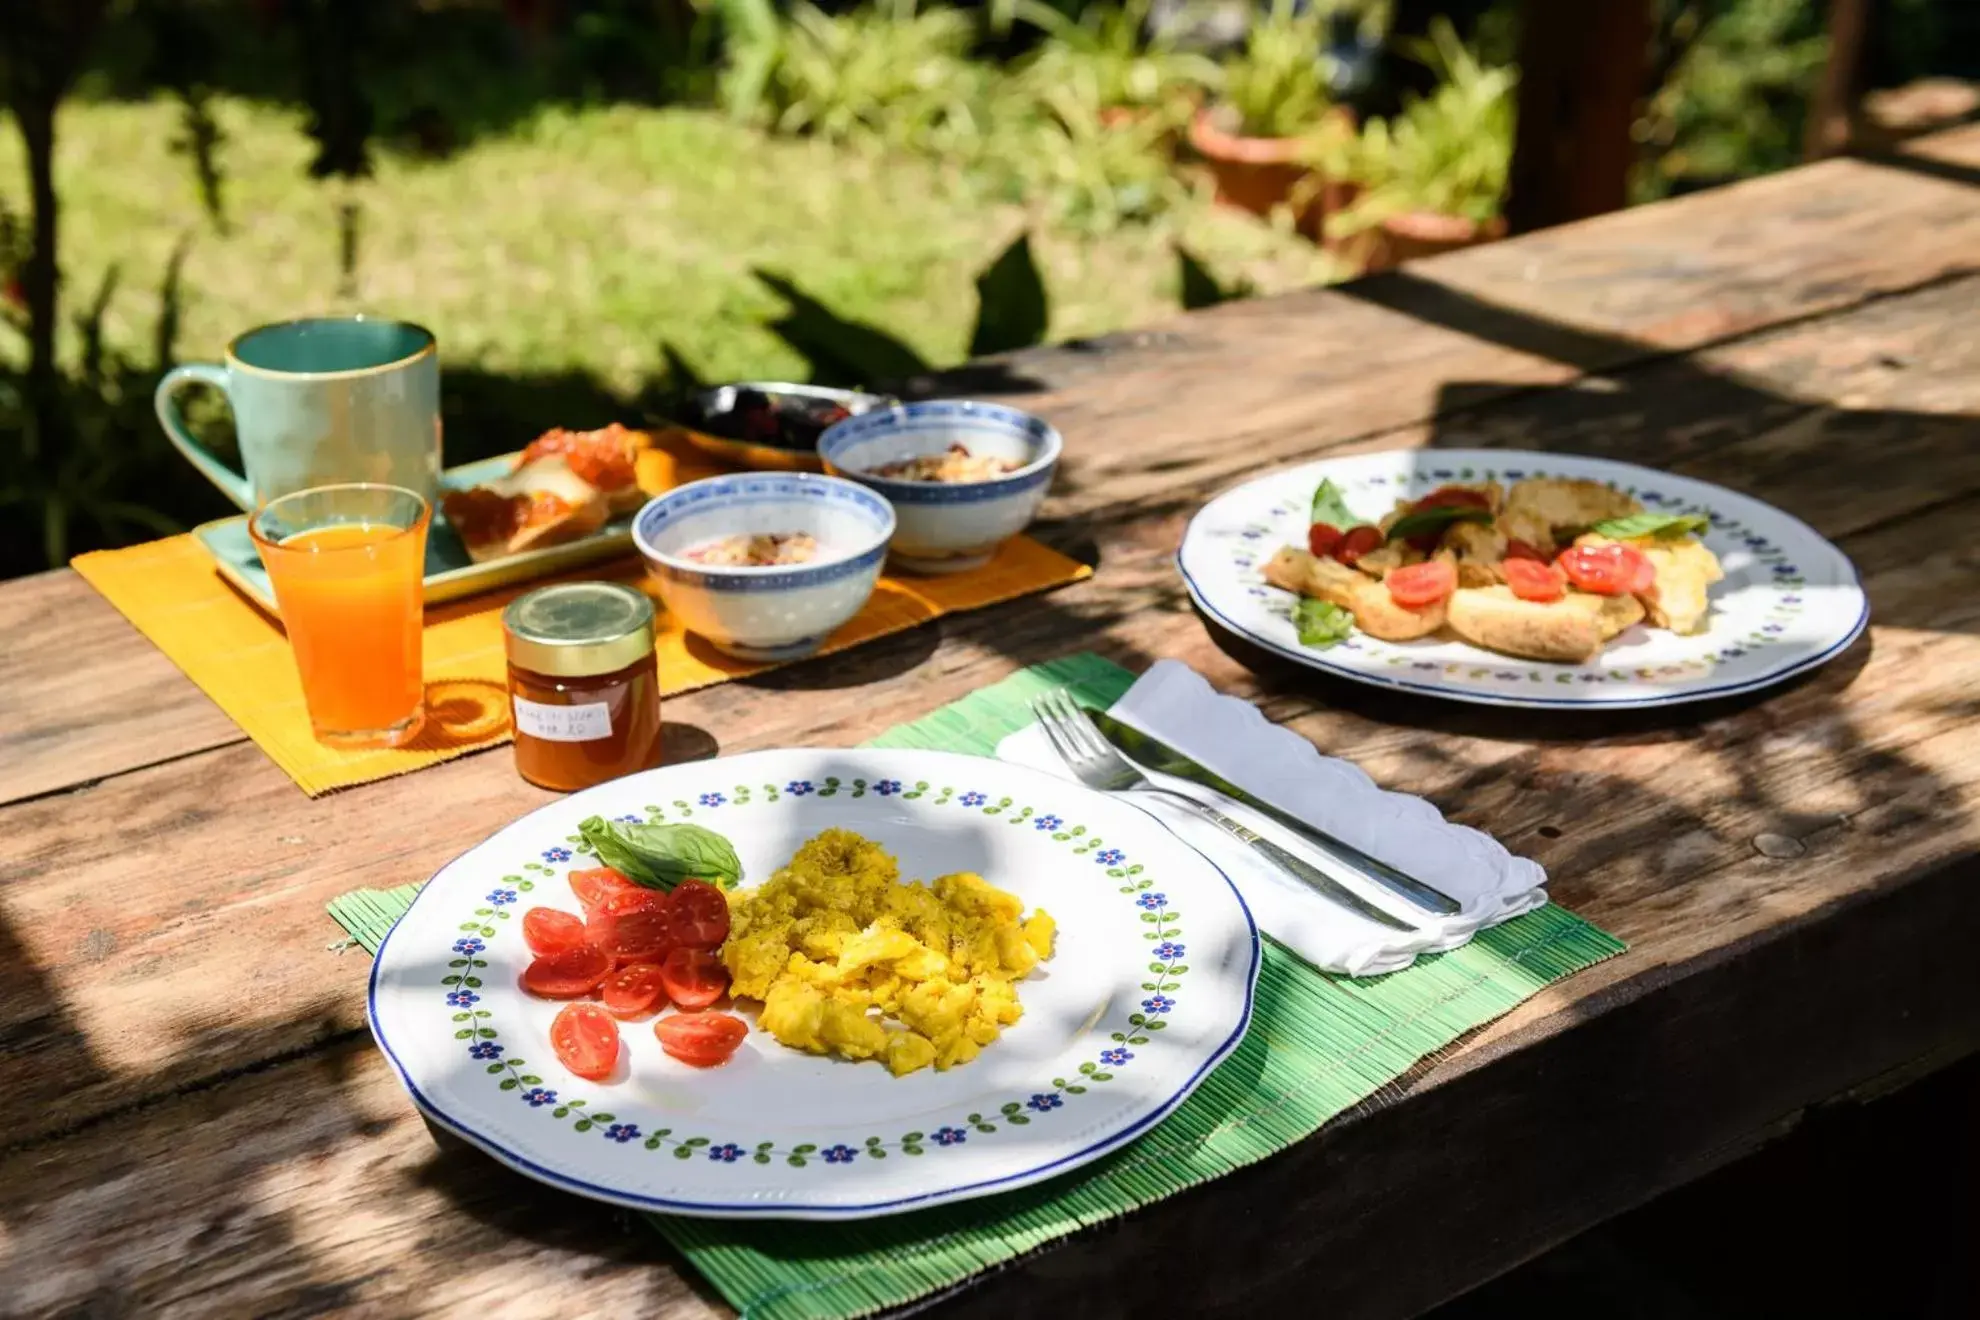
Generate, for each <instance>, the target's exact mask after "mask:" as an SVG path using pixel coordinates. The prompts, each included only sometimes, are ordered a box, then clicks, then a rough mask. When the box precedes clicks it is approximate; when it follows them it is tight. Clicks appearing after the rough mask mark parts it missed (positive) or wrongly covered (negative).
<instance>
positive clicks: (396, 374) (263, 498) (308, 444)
mask: <svg viewBox="0 0 1980 1320" xmlns="http://www.w3.org/2000/svg"><path fill="white" fill-rule="evenodd" d="M189 381H198V382H199V383H201V384H204V385H211V386H213V387H214V388H215V389H218V390H220V391H221V392H222V393H224V394H225V395H226V396H227V403H228V406H229V407H230V408H232V409H233V413H234V430H235V432H236V433H237V434H238V435H239V437H240V449H241V464H242V466H243V467H244V468H245V469H246V471H245V472H236V471H234V469H232V468H231V467H229V466H227V464H225V463H223V462H222V461H221V460H220V459H219V458H217V457H215V456H214V454H213V453H212V451H211V450H209V449H207V448H206V447H205V446H204V445H202V444H200V442H199V441H198V440H197V439H195V438H194V436H193V434H192V432H191V431H189V430H188V429H186V423H185V418H184V417H183V416H182V415H181V414H180V412H179V405H178V397H177V396H178V393H179V390H180V389H181V388H182V387H183V386H184V385H185V384H186V383H187V382H189ZM155 402H156V403H157V406H158V421H159V424H160V425H162V426H163V427H164V428H165V434H166V436H167V437H168V438H170V440H171V441H172V443H173V444H174V445H176V446H177V447H178V450H179V452H180V453H182V454H184V455H185V456H186V457H187V458H188V459H190V460H191V461H192V464H193V466H194V467H196V468H198V469H199V470H200V471H201V472H203V473H204V474H205V475H206V477H207V479H208V480H209V481H211V482H212V483H213V484H214V485H216V486H218V487H219V488H220V489H221V490H222V491H223V492H225V493H226V495H227V497H228V498H229V499H231V500H233V501H234V503H236V504H238V505H240V506H241V507H242V508H243V509H249V510H253V509H258V508H260V507H261V506H262V505H264V504H266V503H267V502H268V501H270V500H272V499H275V498H277V497H278V496H282V495H287V494H289V493H290V492H292V491H298V490H304V489H307V488H308V487H311V486H326V485H332V484H337V483H343V482H352V481H370V482H377V483H379V484H381V485H387V486H403V487H405V488H407V489H408V490H416V491H418V492H419V493H420V494H422V495H424V496H426V497H427V498H428V499H429V500H431V499H432V498H433V495H434V491H435V488H436V487H437V486H438V484H439V480H440V355H439V350H438V347H437V346H436V344H435V342H434V338H433V334H432V332H431V331H429V330H426V329H423V328H422V327H420V326H416V325H410V324H408V323H406V322H404V321H378V320H372V319H370V318H368V317H363V316H347V317H319V318H311V319H308V320H301V321H283V322H281V323H279V324H276V325H264V326H262V327H261V328H260V329H257V330H250V331H248V332H247V333H246V334H243V335H241V336H240V337H239V338H237V339H235V340H234V342H233V343H231V344H229V345H227V361H226V363H225V365H214V364H211V363H204V362H198V363H189V364H187V365H185V366H180V367H174V368H172V369H171V370H170V371H168V372H166V373H165V376H164V379H162V380H160V381H159V382H158V391H157V394H156V397H155Z"/></svg>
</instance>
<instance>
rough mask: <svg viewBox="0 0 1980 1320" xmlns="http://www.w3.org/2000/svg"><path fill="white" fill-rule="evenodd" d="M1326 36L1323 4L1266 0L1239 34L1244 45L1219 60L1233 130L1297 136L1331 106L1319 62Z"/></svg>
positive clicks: (1264, 135) (1250, 134) (1263, 135)
mask: <svg viewBox="0 0 1980 1320" xmlns="http://www.w3.org/2000/svg"><path fill="white" fill-rule="evenodd" d="M1326 42H1327V7H1326V6H1324V5H1320V4H1309V5H1307V7H1306V8H1304V9H1296V8H1295V7H1294V0H1272V8H1271V9H1270V10H1269V11H1268V12H1267V13H1266V14H1265V15H1264V16H1263V17H1261V18H1258V19H1256V20H1254V21H1253V23H1252V25H1251V30H1250V31H1249V32H1247V33H1246V34H1245V38H1244V48H1243V49H1242V50H1240V51H1239V52H1237V53H1236V54H1234V55H1232V56H1230V57H1229V58H1227V59H1226V60H1225V61H1224V63H1223V96H1222V104H1223V105H1224V106H1226V107H1228V108H1229V110H1230V111H1231V112H1232V113H1233V114H1234V115H1235V116H1236V117H1237V120H1238V126H1237V131H1238V132H1240V133H1242V134H1244V135H1245V136H1246V137H1260V138H1293V137H1299V136H1300V135H1301V134H1303V133H1305V132H1307V131H1308V130H1309V129H1311V128H1312V127H1313V126H1314V124H1315V123H1317V122H1318V121H1319V120H1320V118H1321V116H1322V115H1324V114H1326V112H1327V111H1328V110H1329V109H1331V108H1332V105H1333V101H1332V98H1331V97H1329V96H1328V94H1327V73H1326V68H1325V65H1324V64H1323V62H1322V51H1323V49H1324V47H1325V46H1326Z"/></svg>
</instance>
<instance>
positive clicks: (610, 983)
mask: <svg viewBox="0 0 1980 1320" xmlns="http://www.w3.org/2000/svg"><path fill="white" fill-rule="evenodd" d="M666 1006H667V987H666V986H665V985H663V984H662V983H661V979H660V964H658V963H633V964H631V965H630V966H627V967H621V968H620V969H619V970H618V971H616V972H613V973H612V974H611V975H610V976H608V977H606V978H605V1007H607V1008H609V1009H611V1010H612V1012H613V1013H615V1014H617V1015H618V1016H619V1017H639V1016H640V1015H641V1014H643V1013H651V1012H653V1011H654V1010H655V1009H657V1008H665V1007H666Z"/></svg>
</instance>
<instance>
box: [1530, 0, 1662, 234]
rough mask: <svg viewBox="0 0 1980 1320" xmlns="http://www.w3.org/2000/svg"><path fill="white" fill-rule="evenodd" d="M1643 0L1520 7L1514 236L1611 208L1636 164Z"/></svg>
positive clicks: (1548, 0) (1646, 32) (1644, 47)
mask: <svg viewBox="0 0 1980 1320" xmlns="http://www.w3.org/2000/svg"><path fill="white" fill-rule="evenodd" d="M1650 10H1651V6H1650V2H1649V0H1600V2H1599V3H1592V2H1591V0H1526V3H1525V4H1524V6H1523V7H1522V10H1521V22H1520V34H1519V69H1520V81H1519V128H1518V133H1517V136H1516V138H1515V141H1514V145H1513V161H1512V195H1511V197H1510V199H1509V200H1508V203H1507V206H1506V218H1507V221H1508V223H1509V224H1510V225H1511V227H1512V231H1513V232H1514V233H1525V232H1526V231H1528V230H1532V229H1544V228H1546V227H1547V226H1549V225H1558V224H1564V223H1566V222H1567V221H1570V220H1582V219H1586V218H1587V217H1589V216H1591V215H1600V214H1602V213H1603V212H1605V211H1616V210H1620V209H1621V208H1622V207H1623V205H1624V204H1625V203H1626V202H1627V201H1628V200H1629V169H1630V165H1631V164H1632V163H1633V162H1634V161H1635V158H1636V144H1635V142H1634V141H1633V140H1632V139H1631V136H1630V128H1631V125H1633V124H1634V123H1635V121H1636V114H1637V105H1638V103H1639V102H1640V101H1641V100H1642V97H1643V92H1644V86H1643V81H1644V68H1645V65H1646V64H1647V62H1648V59H1649V52H1650V33H1651V14H1650Z"/></svg>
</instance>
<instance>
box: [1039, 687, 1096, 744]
mask: <svg viewBox="0 0 1980 1320" xmlns="http://www.w3.org/2000/svg"><path fill="white" fill-rule="evenodd" d="M1039 701H1040V703H1041V704H1042V705H1043V706H1044V709H1045V714H1046V717H1047V718H1048V719H1050V720H1051V723H1052V727H1053V728H1054V729H1055V730H1057V731H1058V734H1059V736H1060V737H1061V738H1063V739H1065V741H1066V744H1067V745H1068V746H1069V747H1071V748H1072V749H1073V751H1074V753H1076V754H1077V755H1078V757H1079V758H1080V759H1081V760H1084V759H1085V758H1086V755H1087V749H1086V745H1085V744H1084V743H1083V742H1081V741H1080V738H1079V732H1078V730H1077V729H1076V728H1074V726H1073V720H1072V718H1071V712H1070V711H1068V710H1067V709H1066V690H1065V689H1064V688H1053V689H1051V690H1050V691H1048V692H1047V693H1045V695H1044V696H1042V697H1040V698H1039Z"/></svg>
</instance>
